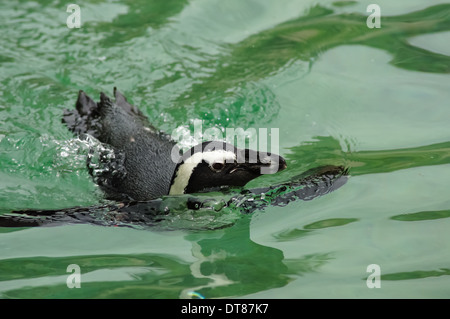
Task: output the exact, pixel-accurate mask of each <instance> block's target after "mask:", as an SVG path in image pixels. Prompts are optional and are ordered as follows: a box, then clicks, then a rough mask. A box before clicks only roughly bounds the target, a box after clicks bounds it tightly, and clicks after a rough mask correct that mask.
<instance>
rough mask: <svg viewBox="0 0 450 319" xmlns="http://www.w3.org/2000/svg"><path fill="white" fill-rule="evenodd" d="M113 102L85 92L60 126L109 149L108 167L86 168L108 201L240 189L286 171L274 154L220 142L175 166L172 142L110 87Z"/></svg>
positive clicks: (196, 150)
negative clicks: (226, 187)
mask: <svg viewBox="0 0 450 319" xmlns="http://www.w3.org/2000/svg"><path fill="white" fill-rule="evenodd" d="M114 96H115V102H113V101H112V100H111V99H110V98H109V97H107V96H106V95H105V94H103V93H101V94H100V101H99V102H98V103H95V102H94V101H93V100H92V99H91V98H90V97H89V96H87V95H86V94H85V93H84V92H83V91H80V92H79V94H78V100H77V103H76V109H75V110H68V111H66V112H65V113H64V117H63V122H64V123H65V124H66V125H67V127H68V128H69V130H71V131H72V132H73V133H74V134H76V135H84V134H89V135H91V136H93V137H95V138H96V139H98V140H99V141H100V142H102V143H104V144H107V145H109V146H110V147H111V148H112V149H113V152H114V155H113V156H109V157H108V158H107V159H105V160H104V161H103V162H104V165H106V169H104V170H101V171H100V172H98V171H96V172H94V170H92V169H91V170H90V172H91V174H92V175H93V176H94V177H95V180H96V181H97V183H98V184H99V185H100V187H101V188H102V189H103V190H104V191H105V193H106V195H107V197H108V198H111V199H116V200H125V199H132V200H139V201H145V200H151V199H155V198H159V197H161V196H164V195H168V194H170V195H179V194H185V193H195V192H202V191H207V190H212V189H217V188H220V187H223V186H244V185H245V184H246V183H247V182H249V181H250V180H252V179H254V178H256V177H258V176H260V175H261V174H262V172H263V171H264V169H265V170H268V171H269V172H270V173H275V172H277V171H279V170H282V169H284V168H286V162H285V160H284V159H283V158H282V157H280V156H278V155H274V154H270V153H259V152H256V151H253V150H248V149H245V150H244V149H238V148H236V147H234V146H232V145H230V144H228V143H224V142H204V143H202V144H200V145H197V146H195V147H193V148H192V149H190V150H188V151H187V152H185V153H184V154H183V155H182V156H181V158H180V160H179V161H178V162H174V160H173V156H172V155H173V154H178V153H179V150H178V148H177V146H176V144H175V142H174V141H172V140H171V139H170V137H169V136H168V135H166V134H164V133H161V132H159V131H158V130H157V129H155V128H154V127H153V126H151V125H150V123H149V122H148V119H147V118H146V117H145V116H144V115H143V114H142V113H141V112H140V111H139V110H138V109H137V108H136V107H135V106H133V105H131V104H129V103H128V101H127V99H126V98H125V97H124V96H123V95H122V94H121V93H120V92H119V91H118V90H117V89H116V88H114Z"/></svg>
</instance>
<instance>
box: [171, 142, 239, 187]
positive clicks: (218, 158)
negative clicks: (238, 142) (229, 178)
mask: <svg viewBox="0 0 450 319" xmlns="http://www.w3.org/2000/svg"><path fill="white" fill-rule="evenodd" d="M235 160H236V154H234V153H233V152H230V151H226V150H214V151H210V152H204V153H201V152H198V153H194V154H193V155H192V156H191V157H189V158H188V159H187V160H185V161H184V163H183V164H181V165H180V166H179V167H178V170H177V174H176V176H175V179H174V181H173V184H172V186H171V187H170V191H169V195H181V194H184V190H185V189H186V187H187V186H188V183H189V179H190V178H191V174H192V172H193V171H194V168H195V167H196V166H197V165H198V164H200V163H201V162H202V161H205V162H207V163H208V164H212V163H225V162H226V161H232V162H234V161H235Z"/></svg>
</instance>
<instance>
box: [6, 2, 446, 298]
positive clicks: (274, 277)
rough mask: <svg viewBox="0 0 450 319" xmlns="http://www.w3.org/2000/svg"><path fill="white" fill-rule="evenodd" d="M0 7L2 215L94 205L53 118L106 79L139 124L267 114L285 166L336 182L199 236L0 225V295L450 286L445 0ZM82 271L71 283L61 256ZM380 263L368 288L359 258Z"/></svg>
mask: <svg viewBox="0 0 450 319" xmlns="http://www.w3.org/2000/svg"><path fill="white" fill-rule="evenodd" d="M76 3H77V4H78V5H79V6H80V8H81V28H80V29H76V28H75V29H69V28H68V27H67V26H66V19H67V17H68V16H69V14H70V13H67V12H66V8H67V3H66V2H64V1H58V0H56V1H39V2H32V1H3V2H2V3H1V4H0V29H1V32H0V43H1V45H0V212H1V213H7V212H8V211H10V210H13V209H25V208H33V209H55V208H64V207H72V206H88V205H94V204H97V203H99V202H100V201H101V200H102V199H101V193H100V191H99V190H98V189H97V187H96V186H95V184H94V183H93V182H92V180H91V178H90V176H89V174H88V173H87V171H86V168H85V159H86V158H85V154H84V153H83V150H82V149H81V146H80V145H79V143H78V142H77V141H76V140H74V139H73V136H72V135H71V133H70V132H68V130H67V129H66V127H65V126H64V125H63V124H61V115H62V112H63V109H65V108H73V107H74V103H75V100H76V95H77V92H78V90H80V89H83V90H85V91H86V92H87V93H88V94H90V95H91V96H93V97H96V99H97V96H98V94H99V92H100V91H104V92H106V93H108V94H112V90H113V87H114V86H117V87H118V88H119V89H120V90H121V91H122V92H123V93H124V94H125V95H126V96H127V97H128V99H129V100H130V101H131V102H132V103H134V104H136V105H138V106H139V107H140V108H141V110H142V111H143V112H144V113H145V114H146V115H147V116H148V117H149V118H150V119H151V121H152V123H153V124H154V126H156V127H158V128H160V129H163V130H165V131H166V132H168V133H171V132H172V131H173V130H175V129H176V128H179V127H185V128H187V129H189V130H191V131H192V130H193V128H194V126H193V123H194V120H195V119H201V120H203V128H210V127H218V128H221V129H225V128H237V127H241V128H244V129H246V128H256V129H258V128H279V136H280V141H279V142H280V143H279V145H280V153H281V154H282V155H283V156H284V157H285V158H286V159H287V163H288V169H287V170H285V171H283V172H282V173H281V174H278V175H277V176H271V177H263V178H261V179H258V180H255V181H253V182H251V184H252V185H253V186H258V185H264V184H270V183H272V182H273V181H274V180H283V179H288V178H289V177H291V176H294V175H296V174H299V173H301V172H304V171H306V170H307V169H309V168H313V167H316V166H319V165H342V164H344V165H347V166H349V168H350V175H351V177H350V179H349V181H348V182H347V184H346V185H344V186H343V187H341V188H340V189H338V190H336V191H335V192H333V193H330V194H328V195H326V196H322V197H319V198H316V199H314V200H312V201H306V202H304V201H298V202H294V203H290V204H289V205H287V206H286V207H269V208H267V209H265V210H264V211H258V212H256V213H254V214H252V215H243V216H242V217H239V218H237V220H236V222H235V224H234V225H233V226H232V227H228V228H224V229H218V230H210V231H201V230H173V231H165V230H164V229H154V230H152V229H150V230H149V229H147V230H141V229H133V228H120V227H101V226H94V225H66V226H57V227H43V228H22V229H11V228H2V229H0V296H1V297H3V298H188V297H190V296H191V293H190V292H192V291H194V292H198V293H200V294H202V295H203V296H204V297H206V298H224V297H242V298H317V297H319V298H417V297H421V298H449V297H450V279H449V274H450V244H449V243H450V232H449V229H450V219H449V217H450V192H449V186H448V185H449V181H450V127H449V123H450V107H449V106H450V74H449V73H450V2H448V1H438V0H433V1H424V0H409V1H388V0H379V1H377V4H378V5H379V6H380V8H381V28H379V29H377V28H375V29H370V28H368V27H367V25H366V18H367V16H368V15H369V13H368V12H366V8H367V6H368V5H369V4H370V3H372V1H325V0H321V1H310V0H308V1H296V0H282V1H280V0H277V1H269V0H253V1H250V0H246V1H241V0H239V1H238V0H229V1H221V0H220V1H219V0H193V1H184V0H170V1H156V0H154V1H147V0H145V1H144V0H139V1H132V0H129V1H113V0H110V1H102V0H91V1H81V0H80V1H77V2H76ZM70 264H77V265H79V267H80V269H81V288H79V289H77V288H73V289H69V288H68V287H67V285H66V279H67V277H68V276H69V275H70V273H68V272H67V266H68V265H70ZM371 264H377V265H379V267H380V270H381V288H372V289H370V288H368V286H367V284H366V278H367V277H368V276H369V275H370V274H371V273H370V272H367V266H368V265H371Z"/></svg>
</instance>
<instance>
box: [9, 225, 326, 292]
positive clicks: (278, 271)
mask: <svg viewBox="0 0 450 319" xmlns="http://www.w3.org/2000/svg"><path fill="white" fill-rule="evenodd" d="M250 220H251V218H250V217H249V216H247V217H246V218H242V219H240V220H239V221H238V222H237V223H236V224H235V225H234V226H233V227H230V228H227V229H223V230H216V231H210V232H200V233H191V234H188V235H186V236H185V239H186V240H187V241H189V242H190V243H191V244H192V255H193V256H194V257H195V258H196V259H197V261H195V262H193V263H191V264H188V263H186V262H183V261H181V260H179V259H178V258H177V257H174V256H170V255H154V254H139V255H133V254H127V255H93V256H71V257H33V258H13V259H7V260H2V261H0V281H2V286H1V288H0V294H1V295H2V297H6V298H15V297H20V298H28V297H30V298H33V297H35V296H39V297H40V298H51V297H52V296H58V298H65V297H67V298H69V297H70V298H180V297H181V298H195V297H196V296H195V294H192V292H196V293H199V294H201V295H202V296H204V297H205V298H218V297H233V296H237V295H245V294H250V293H254V292H258V291H263V290H267V289H271V288H276V287H282V286H285V285H286V284H287V283H289V282H290V281H291V280H292V276H293V275H295V276H299V275H302V274H305V273H309V272H315V271H317V270H318V269H319V268H320V267H321V266H322V265H324V264H325V263H326V262H327V261H329V260H330V259H331V258H332V254H331V253H321V254H310V255H304V256H301V255H300V256H299V257H298V258H289V259H286V258H284V255H283V252H282V251H280V250H279V249H275V248H272V247H267V246H263V245H260V244H257V243H255V242H253V241H252V240H251V239H250V227H249V225H250ZM70 264H77V265H79V266H80V268H81V270H82V276H81V287H82V289H68V288H67V286H66V278H67V276H68V273H67V272H66V268H67V266H68V265H70ZM24 265H26V266H24ZM274 297H276V296H274Z"/></svg>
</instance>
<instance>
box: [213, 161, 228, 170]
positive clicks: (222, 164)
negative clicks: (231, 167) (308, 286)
mask: <svg viewBox="0 0 450 319" xmlns="http://www.w3.org/2000/svg"><path fill="white" fill-rule="evenodd" d="M224 166H225V164H224V163H214V164H212V165H211V167H212V168H213V170H215V171H220V170H221V169H222V168H223V167H224Z"/></svg>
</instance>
